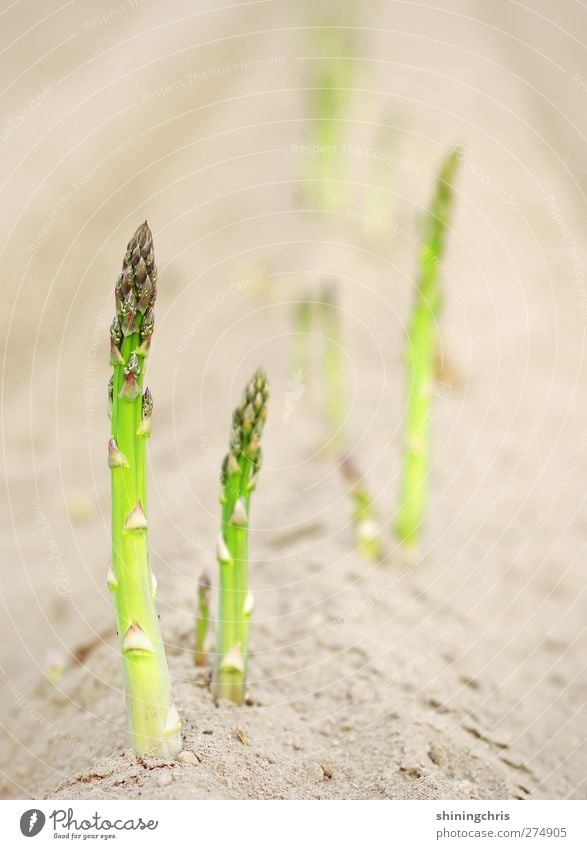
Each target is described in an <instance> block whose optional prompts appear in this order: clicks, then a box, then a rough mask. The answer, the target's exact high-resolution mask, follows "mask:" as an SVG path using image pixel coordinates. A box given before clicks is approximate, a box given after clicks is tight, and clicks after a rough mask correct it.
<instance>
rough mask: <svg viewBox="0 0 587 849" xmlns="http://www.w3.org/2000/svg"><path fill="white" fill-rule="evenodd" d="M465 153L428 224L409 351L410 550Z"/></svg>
mask: <svg viewBox="0 0 587 849" xmlns="http://www.w3.org/2000/svg"><path fill="white" fill-rule="evenodd" d="M460 156H461V150H460V148H459V147H454V148H453V149H452V150H451V151H450V153H449V154H448V156H447V158H446V159H445V161H444V163H443V165H442V168H441V170H440V173H439V175H438V181H437V185H436V192H435V195H434V198H433V200H432V205H431V207H430V209H429V211H428V213H427V215H426V218H425V221H424V232H423V240H422V246H421V248H420V253H419V257H418V264H419V276H418V282H417V286H416V293H415V300H414V306H413V310H412V317H411V321H410V327H409V337H408V346H407V351H406V360H407V372H408V384H409V394H408V401H407V412H406V422H405V446H406V453H405V457H404V470H403V481H402V488H401V497H400V507H399V511H398V513H397V515H396V517H395V531H396V534H397V537H398V539H399V540H400V541H401V542H402V543H403V544H405V545H407V546H414V545H416V544H417V542H418V537H419V533H420V528H421V524H422V516H423V512H424V504H425V498H426V477H427V474H428V447H429V435H430V433H429V432H430V412H431V399H432V392H433V387H434V379H435V372H436V353H437V347H438V339H437V329H436V320H437V317H438V314H439V311H440V308H441V305H442V293H441V290H440V273H439V272H440V262H441V260H442V257H443V254H444V250H445V244H446V233H447V229H448V227H449V225H450V217H451V212H452V201H453V181H454V177H455V173H456V170H457V167H458V164H459V159H460Z"/></svg>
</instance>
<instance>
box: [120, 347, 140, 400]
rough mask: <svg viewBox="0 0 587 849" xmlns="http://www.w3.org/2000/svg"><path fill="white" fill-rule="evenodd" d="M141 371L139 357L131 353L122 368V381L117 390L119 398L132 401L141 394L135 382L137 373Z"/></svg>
mask: <svg viewBox="0 0 587 849" xmlns="http://www.w3.org/2000/svg"><path fill="white" fill-rule="evenodd" d="M140 373H141V366H140V363H139V358H138V357H137V355H136V354H135V353H134V351H133V353H132V354H131V355H130V357H129V358H128V365H127V366H126V368H125V369H124V382H123V384H122V389H121V390H120V392H119V396H120V397H121V398H126V400H127V401H134V400H135V398H137V397H138V396H139V395H140V394H141V388H140V386H139V384H138V382H137V375H139V374H140Z"/></svg>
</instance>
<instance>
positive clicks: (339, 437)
mask: <svg viewBox="0 0 587 849" xmlns="http://www.w3.org/2000/svg"><path fill="white" fill-rule="evenodd" d="M320 311H321V315H322V326H323V330H324V397H325V403H326V414H327V416H328V419H329V422H330V426H331V428H332V434H333V435H332V443H333V445H334V448H335V452H336V454H337V456H339V455H341V454H344V447H345V445H346V441H347V440H346V436H345V433H344V423H345V419H346V415H347V398H346V387H345V372H344V362H343V356H342V352H343V348H342V340H341V332H340V318H339V316H340V310H339V308H338V305H337V303H336V294H335V289H334V287H333V286H326V287H325V288H324V291H323V294H322V300H321V304H320ZM341 468H342V473H343V476H344V478H345V480H346V481H347V483H348V484H349V485H350V495H351V499H352V501H353V510H352V514H351V518H352V522H353V528H354V534H355V541H356V543H357V546H358V548H359V550H360V551H361V553H362V554H364V555H365V557H367V558H368V559H369V560H375V561H376V560H379V559H380V557H381V547H380V545H379V538H378V537H379V534H378V527H377V522H376V515H375V509H374V506H373V500H372V498H371V495H370V494H369V491H368V489H367V486H366V484H365V482H364V480H363V478H362V476H361V474H360V473H359V470H358V468H357V466H356V465H355V462H354V460H352V459H351V457H350V455H347V456H345V457H344V459H343V460H342V463H341Z"/></svg>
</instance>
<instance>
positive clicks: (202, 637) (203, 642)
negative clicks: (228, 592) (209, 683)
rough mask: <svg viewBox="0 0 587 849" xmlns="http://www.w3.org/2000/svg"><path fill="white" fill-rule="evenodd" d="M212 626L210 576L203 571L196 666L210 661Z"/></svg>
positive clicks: (199, 601) (197, 629)
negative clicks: (209, 645)
mask: <svg viewBox="0 0 587 849" xmlns="http://www.w3.org/2000/svg"><path fill="white" fill-rule="evenodd" d="M209 628H210V578H209V576H208V573H207V572H205V571H204V572H203V573H202V575H201V577H200V580H199V582H198V613H197V616H196V648H195V652H194V662H195V664H196V666H206V664H207V663H208V651H209V647H208V631H209Z"/></svg>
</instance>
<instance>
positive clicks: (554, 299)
mask: <svg viewBox="0 0 587 849" xmlns="http://www.w3.org/2000/svg"><path fill="white" fill-rule="evenodd" d="M294 6H295V9H294ZM325 8H326V7H325ZM326 11H328V10H327V9H326ZM41 12H42V14H41ZM34 14H35V15H37V17H38V19H39V20H38V21H37V20H36V19H35V20H32V19H29V18H28V17H26V18H25V15H24V12H23V10H22V9H21V6H20V4H11V5H9V6H8V5H7V6H6V9H5V10H4V11H3V12H2V21H3V23H2V35H1V36H0V40H1V42H2V47H3V48H4V50H3V51H2V52H1V53H0V70H1V72H2V73H1V78H2V79H3V80H4V81H5V83H6V86H7V88H6V89H5V92H4V93H3V95H2V102H3V114H4V115H5V116H6V117H5V120H4V122H3V124H2V126H1V127H0V131H1V139H2V157H1V159H2V161H1V165H0V170H1V175H2V192H3V202H2V204H0V220H1V222H2V226H1V227H0V233H1V248H0V250H1V252H2V268H3V274H2V286H1V287H0V326H1V336H0V338H1V339H2V403H1V421H2V468H3V472H2V489H1V490H0V499H1V503H0V523H1V524H0V528H1V531H0V553H1V558H2V564H3V575H4V577H3V580H2V590H1V596H2V602H3V615H2V616H1V617H0V697H1V698H0V705H1V707H0V722H1V723H2V729H3V733H2V738H1V741H0V769H1V772H0V793H1V795H2V797H5V798H12V797H20V798H23V797H37V798H39V797H43V796H47V797H50V798H68V799H76V798H129V797H130V798H263V799H265V798H271V799H273V798H276V799H280V798H288V799H289V798H312V799H327V798H373V799H379V798H392V799H398V798H409V799H414V798H415V799H430V798H432V799H438V798H443V799H444V798H451V799H477V798H480V799H489V798H502V799H510V798H515V799H540V798H557V799H559V798H584V796H585V791H586V785H585V776H586V766H587V751H586V746H585V735H584V730H585V723H586V717H585V711H584V704H585V677H584V659H585V641H584V623H585V606H584V594H583V590H584V575H585V570H584V560H585V541H586V530H587V503H586V498H585V484H584V480H585V459H586V452H587V415H586V413H587V405H586V403H585V385H586V383H585V378H586V368H585V340H586V326H587V325H586V322H587V291H586V289H585V285H586V284H585V268H584V259H583V257H584V256H585V239H584V234H585V230H586V228H585V178H586V171H585V162H586V161H587V158H586V156H585V154H586V150H585V136H584V133H585V131H586V120H585V115H586V109H585V104H586V100H585V98H586V96H587V73H586V72H585V63H584V59H585V56H584V47H583V46H582V45H581V43H580V40H579V38H578V33H581V32H585V26H586V24H587V16H586V15H587V13H586V10H585V7H584V6H583V4H581V3H579V2H574V0H566V2H564V3H559V4H552V3H548V2H546V0H538V2H534V3H532V4H531V8H527V7H525V6H524V5H520V4H518V3H513V2H509V0H500V2H495V3H486V2H481V0H477V1H476V2H468V3H466V4H463V3H461V2H459V0H449V2H446V0H444V2H431V3H428V4H426V5H422V4H421V3H417V2H402V3H396V2H383V0H373V2H368V3H364V4H360V9H359V12H358V13H357V15H358V17H357V18H355V20H354V27H355V28H354V30H353V32H354V38H355V44H354V48H353V49H354V50H355V53H356V55H357V56H358V58H359V61H358V62H357V71H356V75H355V77H354V79H353V81H352V88H353V89H354V94H353V95H352V97H351V101H350V104H349V111H348V113H347V116H346V120H341V122H340V145H339V147H338V148H337V150H336V151H334V152H333V154H332V156H333V157H334V160H335V166H336V169H338V170H337V173H338V174H339V175H340V176H339V178H338V179H340V181H341V182H340V185H339V188H340V203H339V207H338V209H332V210H327V209H324V208H322V205H321V203H320V201H319V199H318V200H315V199H314V200H312V201H309V200H308V191H307V186H306V187H305V188H304V183H303V178H304V176H305V175H307V174H308V173H310V172H311V165H312V162H311V155H308V154H307V153H304V152H303V150H302V151H301V150H300V147H301V146H302V145H305V144H308V143H310V142H311V141H312V138H313V137H312V125H311V122H310V121H309V120H308V115H309V108H308V91H307V89H308V87H311V86H312V85H314V84H315V83H313V82H312V75H313V73H314V74H315V70H316V67H317V62H318V60H317V59H316V57H317V56H320V55H325V50H326V51H327V49H328V48H327V47H325V46H324V43H322V44H321V43H320V40H319V32H320V31H318V30H316V29H315V28H316V27H317V26H318V25H319V24H320V23H321V20H322V18H321V16H320V15H319V6H318V5H317V4H316V3H313V4H311V5H310V4H307V6H306V4H302V3H300V4H292V3H288V2H285V0H274V2H270V1H269V0H267V2H247V3H244V2H243V3H233V4H229V5H227V6H226V7H221V6H218V5H217V4H214V3H210V2H207V0H201V2H198V3H197V4H195V5H194V3H193V2H188V0H175V2H173V3H165V4H159V3H146V2H145V3H141V2H138V3H136V4H134V3H133V4H131V3H128V2H126V3H123V4H121V6H117V7H116V9H114V7H112V9H109V10H108V9H107V8H106V6H104V4H102V3H98V2H90V3H84V4H71V3H69V4H68V3H66V4H65V5H63V4H57V3H55V4H53V3H49V4H45V5H44V6H43V9H42V10H41V7H40V6H39V7H38V8H37V9H35V10H34ZM41 18H42V19H43V20H42V21H41ZM326 20H327V18H326ZM326 55H327V54H326ZM314 78H315V77H314ZM33 104H34V105H33ZM9 119H10V120H9ZM382 125H385V126H386V127H387V129H386V130H385V131H383V130H382V129H381V127H382ZM457 140H459V141H461V143H462V144H463V145H464V146H465V148H466V155H465V161H464V164H463V167H462V169H461V173H460V175H459V178H458V185H457V199H456V211H455V217H454V222H453V227H452V231H451V234H450V239H449V247H448V251H447V254H446V257H445V260H444V262H443V267H442V277H443V286H444V290H445V302H444V310H443V313H442V319H441V325H440V336H441V343H442V344H441V348H442V351H441V354H442V356H441V360H442V363H441V374H440V381H439V384H438V391H437V392H436V394H435V401H434V405H433V411H432V431H433V450H432V455H431V470H430V480H429V499H428V505H427V519H426V524H425V529H424V532H423V535H422V541H421V545H420V549H419V552H418V556H417V558H413V557H410V558H409V557H407V556H406V554H404V553H403V552H402V551H401V550H400V549H399V548H398V547H397V546H396V544H395V543H394V541H393V534H392V531H391V526H392V519H393V514H394V511H395V510H396V509H397V500H398V490H399V481H400V475H401V470H402V420H403V411H404V398H405V394H406V386H405V370H404V360H403V352H404V349H405V344H406V329H407V322H408V318H409V312H410V304H411V300H412V293H413V285H414V272H415V263H416V250H417V244H418V241H417V240H418V234H419V230H418V221H419V217H420V216H421V213H422V210H423V208H424V207H425V205H426V204H427V202H428V200H429V198H430V195H431V191H432V188H433V185H434V173H435V171H436V169H437V167H438V164H439V162H440V160H441V158H442V156H443V154H444V151H445V150H446V149H447V147H448V146H449V145H450V144H451V143H453V142H454V141H457ZM374 186H378V187H379V188H377V189H376V188H373V187H374ZM369 187H371V188H369ZM145 218H147V219H148V220H149V223H150V225H151V228H152V230H153V233H154V238H155V250H156V256H157V261H158V265H159V298H158V302H157V326H156V335H155V341H154V344H153V349H152V357H151V363H150V367H149V369H150V371H149V379H148V382H149V386H150V388H151V390H152V392H153V395H154V398H155V413H154V417H153V436H152V439H151V443H150V449H149V450H150V484H151V488H150V504H149V510H150V534H151V545H152V562H153V568H154V571H155V573H156V575H157V578H158V583H159V595H158V604H159V612H160V616H161V627H162V631H163V635H164V638H165V641H166V643H167V650H168V655H169V661H170V666H171V672H172V676H173V680H174V682H175V698H176V701H177V703H178V707H179V709H180V712H181V715H182V719H183V738H184V753H183V754H182V756H181V758H180V760H179V761H177V762H174V763H165V762H161V761H159V760H157V759H155V758H145V759H140V758H137V757H136V756H134V755H133V754H131V753H130V752H129V751H128V749H127V744H126V732H125V721H124V713H123V706H122V694H121V685H122V674H121V665H120V659H119V655H118V650H117V645H116V639H115V632H114V616H113V610H112V606H111V601H110V598H109V595H108V591H107V588H106V580H105V579H106V571H107V566H108V558H109V497H110V496H109V485H110V482H109V473H108V469H107V465H106V441H107V436H108V421H107V418H106V383H107V380H108V377H109V373H110V370H109V368H108V365H107V338H108V333H107V329H108V325H109V323H110V320H111V318H112V315H113V298H112V287H113V283H114V280H115V278H116V275H117V273H118V269H119V265H120V262H121V260H122V256H123V252H124V247H125V245H126V242H127V240H128V238H129V237H130V235H131V234H132V232H133V231H134V229H135V227H136V226H137V225H138V224H139V223H140V222H141V221H142V220H144V219H145ZM325 280H328V281H330V282H334V283H335V285H336V287H337V292H338V298H339V304H340V309H341V311H342V312H341V315H342V337H341V345H342V347H343V350H344V356H345V363H346V368H347V378H348V386H347V399H346V404H347V410H348V416H347V419H346V421H345V425H344V432H343V433H340V434H338V435H334V434H333V433H332V430H331V428H330V427H329V425H328V422H327V420H326V418H325V412H324V403H323V391H322V390H323V383H322V371H321V356H322V352H323V328H322V327H321V326H320V324H319V322H317V321H316V322H315V323H314V325H313V327H312V332H311V335H310V338H309V343H310V344H309V346H308V347H309V354H310V360H309V363H308V366H307V369H306V371H305V373H304V374H303V375H302V377H301V378H300V377H299V376H296V374H295V366H294V361H293V349H294V334H293V330H294V324H293V312H294V306H295V302H296V301H298V300H299V299H300V298H304V297H307V298H309V299H310V300H312V299H314V298H318V297H319V295H320V291H321V286H322V284H323V283H324V281H325ZM259 364H263V365H264V366H265V367H266V369H267V371H268V373H269V378H270V381H271V387H272V406H271V410H270V417H269V421H268V425H267V429H266V433H265V438H264V457H265V462H264V467H263V470H262V474H261V476H260V479H259V487H258V490H257V492H256V495H255V497H254V502H253V508H252V524H253V530H252V532H251V540H250V549H251V557H252V563H251V582H252V587H253V590H254V594H255V602H256V607H255V614H254V621H253V625H252V638H251V642H252V656H251V661H250V688H249V692H250V698H249V703H248V704H247V705H246V706H244V707H241V708H237V707H234V706H232V705H230V704H220V705H218V706H217V705H215V704H214V702H213V699H212V696H211V693H210V689H209V671H208V670H206V669H204V670H201V669H197V668H196V667H195V666H194V665H193V660H192V635H193V624H194V613H195V593H196V585H197V581H198V578H199V576H200V574H201V572H202V570H203V569H204V568H206V569H208V570H209V571H210V573H211V574H212V575H213V576H215V575H216V567H215V559H214V547H215V540H216V536H217V532H218V494H219V493H218V470H219V467H220V463H221V460H222V457H223V455H224V452H225V450H226V445H227V440H228V428H229V423H230V411H231V409H232V407H233V406H234V405H235V404H236V402H237V401H238V398H239V396H240V393H241V390H242V387H243V386H244V384H245V382H246V380H247V379H248V377H249V375H250V374H251V373H252V372H253V370H254V369H255V368H256V367H257V366H258V365H259ZM341 445H342V446H343V449H344V450H349V451H350V450H352V453H353V455H354V457H355V460H356V462H357V464H358V465H359V466H360V468H361V469H362V470H363V472H364V474H365V479H366V481H367V483H368V486H369V488H370V489H371V491H372V493H373V496H374V499H375V504H376V508H377V511H378V516H379V523H380V528H381V538H382V540H383V542H384V547H385V556H384V558H383V561H382V562H381V563H380V564H372V563H369V562H368V561H367V560H365V559H364V558H363V557H362V556H361V554H360V553H358V552H357V550H356V547H355V544H354V540H353V534H352V526H351V524H350V510H351V504H350V500H349V497H348V493H347V492H346V490H345V485H344V482H343V478H342V475H341V472H340V468H339V465H340V464H339V461H338V453H337V451H338V450H339V449H338V448H337V446H341ZM48 651H51V652H53V653H55V652H57V653H58V654H59V655H61V656H62V657H63V661H64V666H65V668H64V671H63V674H62V675H61V677H59V678H58V680H57V681H54V682H52V681H50V680H48V679H47V677H46V664H47V662H46V655H47V652H48Z"/></svg>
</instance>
